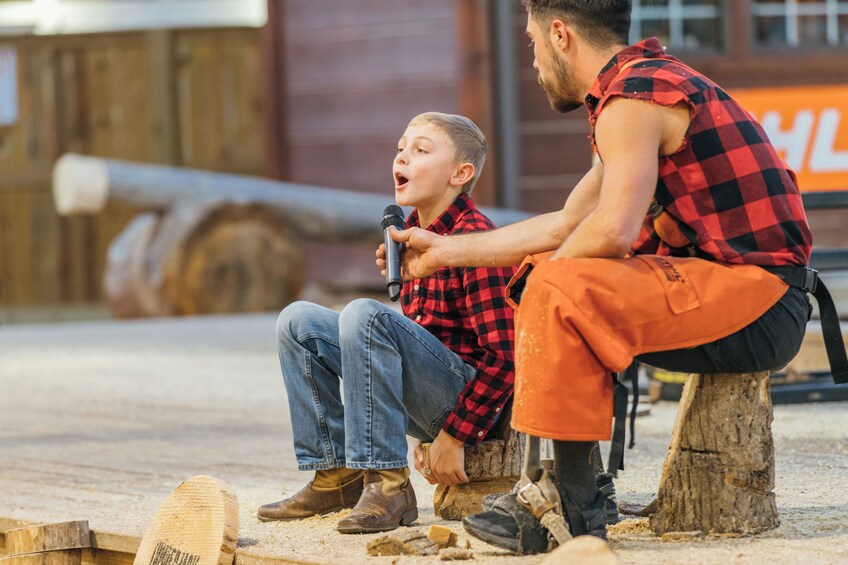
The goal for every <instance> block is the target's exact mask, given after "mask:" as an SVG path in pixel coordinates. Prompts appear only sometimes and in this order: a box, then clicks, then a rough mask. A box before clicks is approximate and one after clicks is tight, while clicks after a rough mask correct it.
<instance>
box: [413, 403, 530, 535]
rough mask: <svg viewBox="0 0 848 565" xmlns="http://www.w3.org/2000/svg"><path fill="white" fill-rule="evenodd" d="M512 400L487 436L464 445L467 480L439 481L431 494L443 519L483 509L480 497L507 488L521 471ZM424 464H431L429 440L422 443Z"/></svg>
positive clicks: (502, 491)
mask: <svg viewBox="0 0 848 565" xmlns="http://www.w3.org/2000/svg"><path fill="white" fill-rule="evenodd" d="M511 419H512V401H510V402H509V403H507V405H506V406H505V407H504V410H503V413H502V414H501V417H500V418H499V420H498V422H497V423H496V424H495V427H494V428H493V429H492V431H491V432H489V434H488V436H487V439H485V440H483V441H482V442H481V443H480V444H478V445H474V446H469V445H466V446H465V474H466V475H468V479H469V482H468V483H466V484H463V485H454V486H447V485H443V484H439V485H437V486H436V492H435V493H434V494H433V511H434V512H435V514H436V515H437V516H441V518H442V519H443V520H461V519H462V518H464V517H465V516H468V515H470V514H476V513H478V512H482V510H483V507H482V501H483V497H484V496H486V495H488V494H500V493H504V492H509V491H510V490H512V488H513V487H514V486H515V484H516V483H517V482H518V479H519V476H520V475H521V464H522V445H521V441H520V439H519V434H518V432H516V431H515V430H513V429H512V428H511V427H510V425H509V422H510V420H511ZM423 447H424V468H425V469H429V468H430V444H429V443H425V444H424V446H423Z"/></svg>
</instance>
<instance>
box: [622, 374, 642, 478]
mask: <svg viewBox="0 0 848 565" xmlns="http://www.w3.org/2000/svg"><path fill="white" fill-rule="evenodd" d="M624 378H626V379H629V380H630V390H631V391H633V403H632V405H631V406H630V443H628V444H627V449H633V446H634V445H636V409H637V408H638V407H639V362H638V361H633V362H632V363H631V364H630V366H629V367H627V369H625V370H624ZM622 463H623V461H622Z"/></svg>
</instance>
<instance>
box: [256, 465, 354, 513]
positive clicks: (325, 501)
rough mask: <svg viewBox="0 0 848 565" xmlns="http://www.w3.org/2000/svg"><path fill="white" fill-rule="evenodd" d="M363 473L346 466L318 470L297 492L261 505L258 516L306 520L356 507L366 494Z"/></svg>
mask: <svg viewBox="0 0 848 565" xmlns="http://www.w3.org/2000/svg"><path fill="white" fill-rule="evenodd" d="M363 474H364V473H363V472H362V471H359V470H356V469H347V468H345V467H341V468H338V469H328V470H326V471H316V472H315V477H314V478H313V479H312V480H311V481H309V483H308V484H307V485H306V486H305V487H303V488H302V489H300V490H299V491H298V492H296V493H295V494H294V495H293V496H290V497H289V498H286V499H285V500H281V501H279V502H272V503H271V504H264V505H262V506H260V507H259V510H258V511H257V512H256V517H257V518H259V519H260V520H262V521H263V522H270V521H272V520H302V519H303V518H309V517H310V516H315V515H324V514H330V513H332V512H338V511H339V510H341V509H343V508H352V507H353V506H354V505H356V502H357V501H358V500H359V497H360V496H361V495H362V490H363V488H364V487H363V482H362V478H363Z"/></svg>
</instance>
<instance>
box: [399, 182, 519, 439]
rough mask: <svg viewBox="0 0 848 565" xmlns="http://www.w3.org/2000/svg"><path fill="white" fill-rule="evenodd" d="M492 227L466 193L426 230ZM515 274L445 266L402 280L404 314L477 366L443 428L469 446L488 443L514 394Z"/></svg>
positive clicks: (414, 220)
mask: <svg viewBox="0 0 848 565" xmlns="http://www.w3.org/2000/svg"><path fill="white" fill-rule="evenodd" d="M406 226H407V227H413V226H415V227H418V226H419V223H418V212H417V210H416V211H413V212H412V214H410V215H409V218H407V220H406ZM494 227H495V226H494V224H492V222H491V221H490V220H489V219H488V218H487V217H486V216H484V215H483V214H481V213H480V212H479V211H478V210H477V209H476V208H475V207H474V204H473V202H472V201H471V198H470V197H469V196H468V195H466V194H462V195H460V196H459V198H457V199H456V201H455V202H454V203H453V204H452V205H451V207H450V208H448V209H447V210H446V211H445V212H444V213H443V214H442V215H441V216H440V217H439V218H438V219H436V221H434V222H433V223H432V224H431V225H430V227H428V228H427V229H428V231H432V232H435V233H437V234H442V235H448V234H460V233H469V232H475V231H484V230H490V229H494ZM514 271H515V269H514V268H512V267H505V268H504V267H462V268H457V267H453V268H451V267H443V268H441V269H439V270H438V271H436V272H435V273H433V274H432V275H430V276H428V277H424V278H421V279H414V280H411V281H406V282H404V284H403V288H402V290H401V295H400V297H401V306H402V308H403V313H404V314H405V315H406V316H407V317H408V318H411V319H412V320H415V321H416V322H418V323H419V324H420V325H421V326H422V327H424V328H426V329H427V331H429V332H430V333H431V334H433V335H434V336H436V337H437V338H439V339H440V340H441V342H442V343H444V344H445V347H447V348H448V349H450V350H451V351H453V352H454V353H456V354H458V355H459V356H460V357H462V358H463V359H464V360H465V362H466V363H468V364H470V365H472V366H474V367H476V368H477V376H476V377H475V378H473V379H472V380H471V381H469V382H468V384H467V385H466V387H465V389H463V391H462V392H461V393H460V394H459V398H458V399H457V403H456V406H455V407H454V409H453V411H452V412H451V413H450V415H449V416H448V418H447V420H446V421H445V423H444V425H443V426H442V429H443V430H445V431H446V432H447V433H448V434H450V435H451V436H453V437H455V438H456V439H458V440H460V441H463V442H465V443H466V444H469V445H476V444H478V443H480V442H481V441H482V440H483V439H485V437H486V434H487V433H488V431H489V429H490V428H491V427H492V424H493V423H494V420H495V417H496V416H497V415H498V414H499V413H500V412H501V410H503V407H504V405H505V404H506V402H507V401H508V400H509V399H510V397H511V396H512V386H513V382H514V381H515V366H514V363H513V350H512V348H513V343H514V341H515V334H514V330H513V321H512V314H513V310H512V308H511V307H510V306H509V305H508V304H507V303H506V299H505V297H504V295H505V292H506V284H507V283H508V282H509V279H510V278H511V277H512V274H513V272H514Z"/></svg>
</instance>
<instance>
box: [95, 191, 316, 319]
mask: <svg viewBox="0 0 848 565" xmlns="http://www.w3.org/2000/svg"><path fill="white" fill-rule="evenodd" d="M305 278H306V267H305V260H304V257H303V253H302V251H301V245H300V244H299V242H298V239H297V238H296V237H295V236H294V235H293V233H292V232H291V230H289V229H288V227H287V225H286V223H285V219H284V218H282V217H281V215H280V214H279V213H278V211H277V210H276V209H275V208H270V207H267V206H264V205H260V204H247V205H235V204H229V203H225V202H220V201H211V202H202V203H192V204H187V203H184V204H180V205H177V206H175V207H174V208H172V209H170V210H169V212H168V213H167V214H166V215H165V217H164V218H162V219H161V220H160V221H155V220H154V219H153V218H151V217H147V218H145V217H142V218H139V219H138V220H137V223H136V222H133V223H132V224H130V226H128V228H127V230H126V231H125V233H124V234H121V236H119V237H118V238H117V239H116V240H115V242H114V243H113V244H112V246H110V248H109V253H108V254H107V265H106V270H105V274H104V286H105V290H106V297H107V300H108V301H109V303H110V305H111V306H112V308H113V311H114V312H115V314H116V316H118V317H134V316H160V315H192V314H215V313H228V312H264V311H269V310H279V309H281V308H282V307H283V306H285V305H286V304H288V303H290V302H292V301H293V300H294V299H295V298H296V297H297V295H298V294H299V292H300V290H301V289H302V287H303V284H304V281H305Z"/></svg>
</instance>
